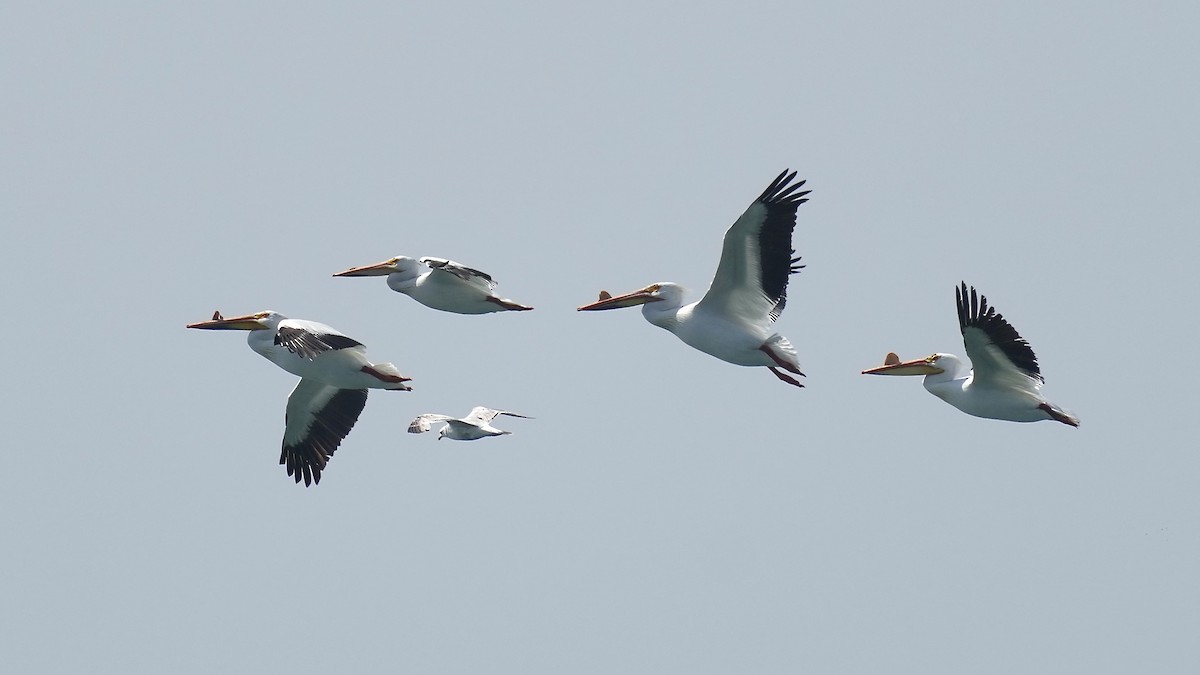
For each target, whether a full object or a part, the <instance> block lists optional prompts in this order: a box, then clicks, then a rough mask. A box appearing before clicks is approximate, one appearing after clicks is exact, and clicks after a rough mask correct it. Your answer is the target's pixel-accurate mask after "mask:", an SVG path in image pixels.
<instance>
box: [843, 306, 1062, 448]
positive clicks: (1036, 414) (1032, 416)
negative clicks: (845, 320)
mask: <svg viewBox="0 0 1200 675" xmlns="http://www.w3.org/2000/svg"><path fill="white" fill-rule="evenodd" d="M954 295H955V300H956V301H957V304H958V326H959V329H961V330H962V335H963V343H964V344H965V345H966V347H967V356H969V357H970V358H971V364H972V365H973V366H974V369H968V368H967V366H966V364H964V363H963V362H962V361H961V360H959V358H958V357H957V356H955V355H953V354H941V353H938V354H932V355H930V356H927V357H925V358H923V359H914V360H912V361H901V360H900V357H898V356H896V355H895V354H888V355H887V358H886V359H885V360H884V363H883V365H882V366H879V367H877V368H869V369H867V370H864V371H862V372H863V374H864V375H924V376H925V380H924V384H925V389H926V390H927V391H929V393H931V394H933V395H934V396H937V397H938V398H940V399H942V400H943V401H945V402H946V403H949V404H950V405H952V406H954V407H955V408H958V409H959V410H961V411H963V412H965V413H967V414H968V415H974V416H976V417H987V418H989V419H994V420H1010V421H1013V422H1038V421H1041V420H1054V421H1056V422H1062V423H1063V424H1069V425H1071V426H1073V427H1078V426H1079V418H1078V417H1076V416H1075V415H1073V414H1071V413H1070V412H1067V411H1066V410H1064V409H1063V408H1060V407H1059V406H1057V405H1055V404H1053V403H1050V402H1049V401H1047V400H1046V399H1044V398H1042V391H1041V390H1042V383H1043V382H1044V381H1045V380H1044V379H1043V378H1042V371H1041V368H1039V367H1038V362H1037V356H1035V355H1034V353H1033V349H1032V348H1030V346H1029V343H1028V342H1026V341H1025V338H1023V337H1021V336H1020V335H1019V334H1018V333H1017V331H1016V329H1015V328H1013V327H1012V325H1011V324H1009V323H1008V321H1005V320H1004V317H1003V316H1002V315H1000V314H999V313H997V312H996V308H995V307H991V306H989V305H988V302H987V298H986V297H984V296H983V295H977V294H976V293H975V287H974V286H972V287H971V290H970V292H969V293H968V291H967V284H966V283H963V284H962V285H961V286H960V287H958V288H956V289H954Z"/></svg>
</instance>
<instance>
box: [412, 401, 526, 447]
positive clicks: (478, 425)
mask: <svg viewBox="0 0 1200 675" xmlns="http://www.w3.org/2000/svg"><path fill="white" fill-rule="evenodd" d="M499 415H508V416H509V417H521V418H524V419H530V418H529V417H527V416H525V415H518V414H517V413H514V412H508V411H507V410H493V409H492V408H484V407H482V406H477V407H475V408H473V409H472V410H471V412H470V413H468V414H467V416H466V417H463V418H456V417H451V416H449V415H439V414H437V413H425V414H424V415H419V416H418V417H417V418H416V419H414V420H413V421H412V423H411V424H409V425H408V433H410V434H423V433H425V432H426V431H429V430H430V429H431V428H432V426H431V425H432V424H434V423H437V422H445V423H446V426H444V427H442V428H441V429H440V430H439V431H438V440H439V441H440V440H442V439H443V438H449V439H450V440H452V441H474V440H477V439H480V438H485V437H487V436H503V435H506V434H511V433H512V432H511V431H503V430H500V429H497V428H496V427H493V426H492V425H491V421H492V420H494V419H496V417H497V416H499Z"/></svg>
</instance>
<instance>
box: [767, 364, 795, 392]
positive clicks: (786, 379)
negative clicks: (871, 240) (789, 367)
mask: <svg viewBox="0 0 1200 675" xmlns="http://www.w3.org/2000/svg"><path fill="white" fill-rule="evenodd" d="M767 369H768V370H770V371H771V372H772V373H774V374H775V377H778V378H779V379H781V380H783V381H784V382H787V383H788V384H794V385H796V386H797V387H800V388H801V389H803V388H804V385H802V384H800V383H799V382H797V381H796V378H794V377H792V376H791V375H785V374H783V373H781V372H779V371H778V370H776V369H775V366H767Z"/></svg>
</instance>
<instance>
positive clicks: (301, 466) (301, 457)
mask: <svg viewBox="0 0 1200 675" xmlns="http://www.w3.org/2000/svg"><path fill="white" fill-rule="evenodd" d="M188 328H201V329H204V330H246V331H250V334H249V335H247V336H246V338H247V339H246V342H247V343H248V344H249V345H250V348H251V349H253V350H254V351H256V352H258V353H259V354H262V355H263V356H265V357H267V358H268V359H269V360H270V361H271V362H272V363H274V364H275V365H277V366H279V367H280V368H283V369H284V370H286V371H288V372H289V373H292V374H293V375H299V376H300V382H299V383H298V384H297V385H296V388H295V389H293V390H292V394H291V396H289V397H288V402H287V412H286V414H285V415H284V429H283V453H282V454H281V455H280V456H279V463H280V464H286V465H287V472H288V475H289V476H295V477H296V482H297V483H299V482H300V479H301V477H303V478H304V484H305V485H311V484H312V483H320V482H321V471H322V470H323V469H324V468H325V464H326V463H327V462H328V461H329V458H330V457H331V456H332V455H333V452H334V451H335V450H337V447H338V445H339V444H340V443H341V442H342V439H344V438H346V435H347V434H349V433H350V429H351V428H352V427H353V426H354V423H355V422H357V421H358V415H359V414H360V413H361V412H362V409H363V406H365V405H366V404H367V390H368V389H389V390H392V391H411V387H409V386H408V385H407V384H405V383H406V382H409V381H410V378H407V377H404V376H403V375H401V374H400V371H399V370H397V369H396V366H394V365H392V364H390V363H371V362H370V361H368V360H367V354H366V350H365V349H364V348H363V346H362V343H361V342H358V341H357V340H354V339H352V338H348V337H346V336H345V335H342V334H341V333H339V332H337V331H336V330H334V329H332V328H330V327H329V326H326V325H325V324H323V323H317V322H315V321H304V320H301V319H289V318H287V317H286V316H284V315H282V314H280V313H278V312H271V311H266V312H258V313H257V314H248V315H246V316H238V317H234V318H231V319H226V318H223V317H222V316H221V314H220V312H216V313H214V314H213V318H212V320H211V321H201V322H199V323H193V324H188Z"/></svg>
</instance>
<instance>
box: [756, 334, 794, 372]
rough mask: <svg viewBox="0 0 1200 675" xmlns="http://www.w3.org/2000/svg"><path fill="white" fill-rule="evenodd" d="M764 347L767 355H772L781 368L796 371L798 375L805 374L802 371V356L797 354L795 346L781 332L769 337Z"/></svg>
mask: <svg viewBox="0 0 1200 675" xmlns="http://www.w3.org/2000/svg"><path fill="white" fill-rule="evenodd" d="M763 347H764V348H765V350H766V352H767V355H768V356H770V357H771V359H772V360H774V361H775V363H776V364H778V365H779V367H780V368H783V369H784V370H787V371H789V372H793V373H796V374H797V375H803V374H804V373H802V372H800V357H799V355H797V354H796V349H795V347H792V343H791V342H788V339H787V338H785V337H783V336H782V335H780V334H779V333H775V334H774V335H772V336H771V337H769V338H767V341H766V342H764V343H763Z"/></svg>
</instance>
